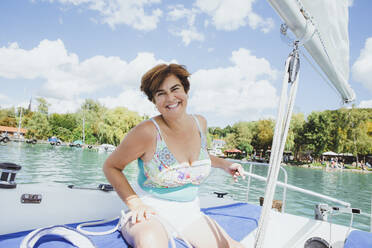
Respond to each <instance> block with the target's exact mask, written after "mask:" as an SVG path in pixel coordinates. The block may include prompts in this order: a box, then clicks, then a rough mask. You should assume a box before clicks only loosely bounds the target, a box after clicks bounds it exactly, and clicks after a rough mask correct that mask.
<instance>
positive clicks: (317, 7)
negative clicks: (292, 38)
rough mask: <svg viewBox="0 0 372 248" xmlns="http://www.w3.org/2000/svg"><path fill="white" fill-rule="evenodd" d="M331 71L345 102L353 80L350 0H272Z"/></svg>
mask: <svg viewBox="0 0 372 248" xmlns="http://www.w3.org/2000/svg"><path fill="white" fill-rule="evenodd" d="M268 1H269V3H270V4H271V5H272V6H273V8H274V9H275V10H276V12H277V13H278V14H279V15H280V17H281V18H282V19H283V20H284V22H285V23H286V24H287V26H288V27H289V28H290V29H291V31H292V32H293V33H294V34H295V35H296V37H297V39H299V40H305V41H306V43H305V45H304V46H305V48H306V50H307V51H308V53H309V54H310V55H311V56H312V58H313V59H314V60H315V62H316V63H317V64H318V65H319V67H320V68H321V69H322V71H323V72H324V73H325V74H326V75H327V78H328V79H329V81H330V82H331V83H332V84H333V86H334V87H335V88H336V90H337V91H338V92H339V94H340V95H341V97H342V99H343V101H344V102H351V101H353V100H354V99H355V93H354V91H353V90H352V89H351V87H350V85H349V83H348V80H349V38H348V19H349V17H348V0H326V1H325V0H302V1H300V0H268Z"/></svg>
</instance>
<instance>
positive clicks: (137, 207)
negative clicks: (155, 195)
mask: <svg viewBox="0 0 372 248" xmlns="http://www.w3.org/2000/svg"><path fill="white" fill-rule="evenodd" d="M127 205H128V207H129V209H130V212H128V213H127V218H128V219H129V218H131V223H132V224H135V223H138V222H141V221H143V220H147V219H149V218H151V215H154V214H156V211H155V210H154V209H153V208H152V207H150V206H148V205H145V204H144V203H143V202H142V201H141V199H139V198H138V197H135V198H134V199H131V200H129V201H128V202H127Z"/></svg>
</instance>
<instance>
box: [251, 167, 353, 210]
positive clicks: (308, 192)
mask: <svg viewBox="0 0 372 248" xmlns="http://www.w3.org/2000/svg"><path fill="white" fill-rule="evenodd" d="M244 164H251V166H250V168H249V172H248V171H246V172H245V175H246V176H247V177H248V188H247V190H248V192H249V190H250V184H251V177H252V178H255V179H257V180H260V181H264V182H266V181H267V178H266V177H263V176H260V175H257V174H254V173H252V168H253V165H260V166H269V164H267V163H255V162H245V163H244ZM281 169H282V171H283V172H284V182H280V181H278V182H277V185H278V186H281V187H283V188H284V189H283V206H282V212H284V209H285V201H286V189H290V190H293V191H297V192H300V193H303V194H307V195H311V196H314V197H318V198H321V199H324V200H328V201H331V202H334V203H337V204H340V205H342V206H345V207H348V208H349V207H350V206H351V204H350V203H348V202H345V201H341V200H339V199H336V198H333V197H330V196H326V195H323V194H320V193H317V192H314V191H311V190H307V189H303V188H300V187H297V186H294V185H291V184H288V183H287V172H286V170H285V169H284V168H283V167H281ZM247 194H248V193H247ZM247 200H248V196H247Z"/></svg>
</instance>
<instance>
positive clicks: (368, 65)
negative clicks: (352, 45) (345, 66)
mask: <svg viewBox="0 0 372 248" xmlns="http://www.w3.org/2000/svg"><path fill="white" fill-rule="evenodd" d="M352 75H353V79H354V80H355V81H358V82H360V83H362V84H363V85H364V87H366V88H367V89H368V90H370V91H371V92H372V37H370V38H368V39H367V40H366V43H365V45H364V48H363V49H362V50H361V51H360V55H359V58H358V59H357V60H356V61H355V63H354V64H353V66H352Z"/></svg>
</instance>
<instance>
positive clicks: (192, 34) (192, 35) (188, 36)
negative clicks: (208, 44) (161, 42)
mask: <svg viewBox="0 0 372 248" xmlns="http://www.w3.org/2000/svg"><path fill="white" fill-rule="evenodd" d="M171 34H173V35H175V36H180V37H182V42H183V44H184V45H185V46H188V45H189V44H190V43H191V42H192V41H204V35H203V34H202V33H200V32H198V31H197V30H196V29H195V28H190V29H182V30H181V31H172V32H171Z"/></svg>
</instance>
